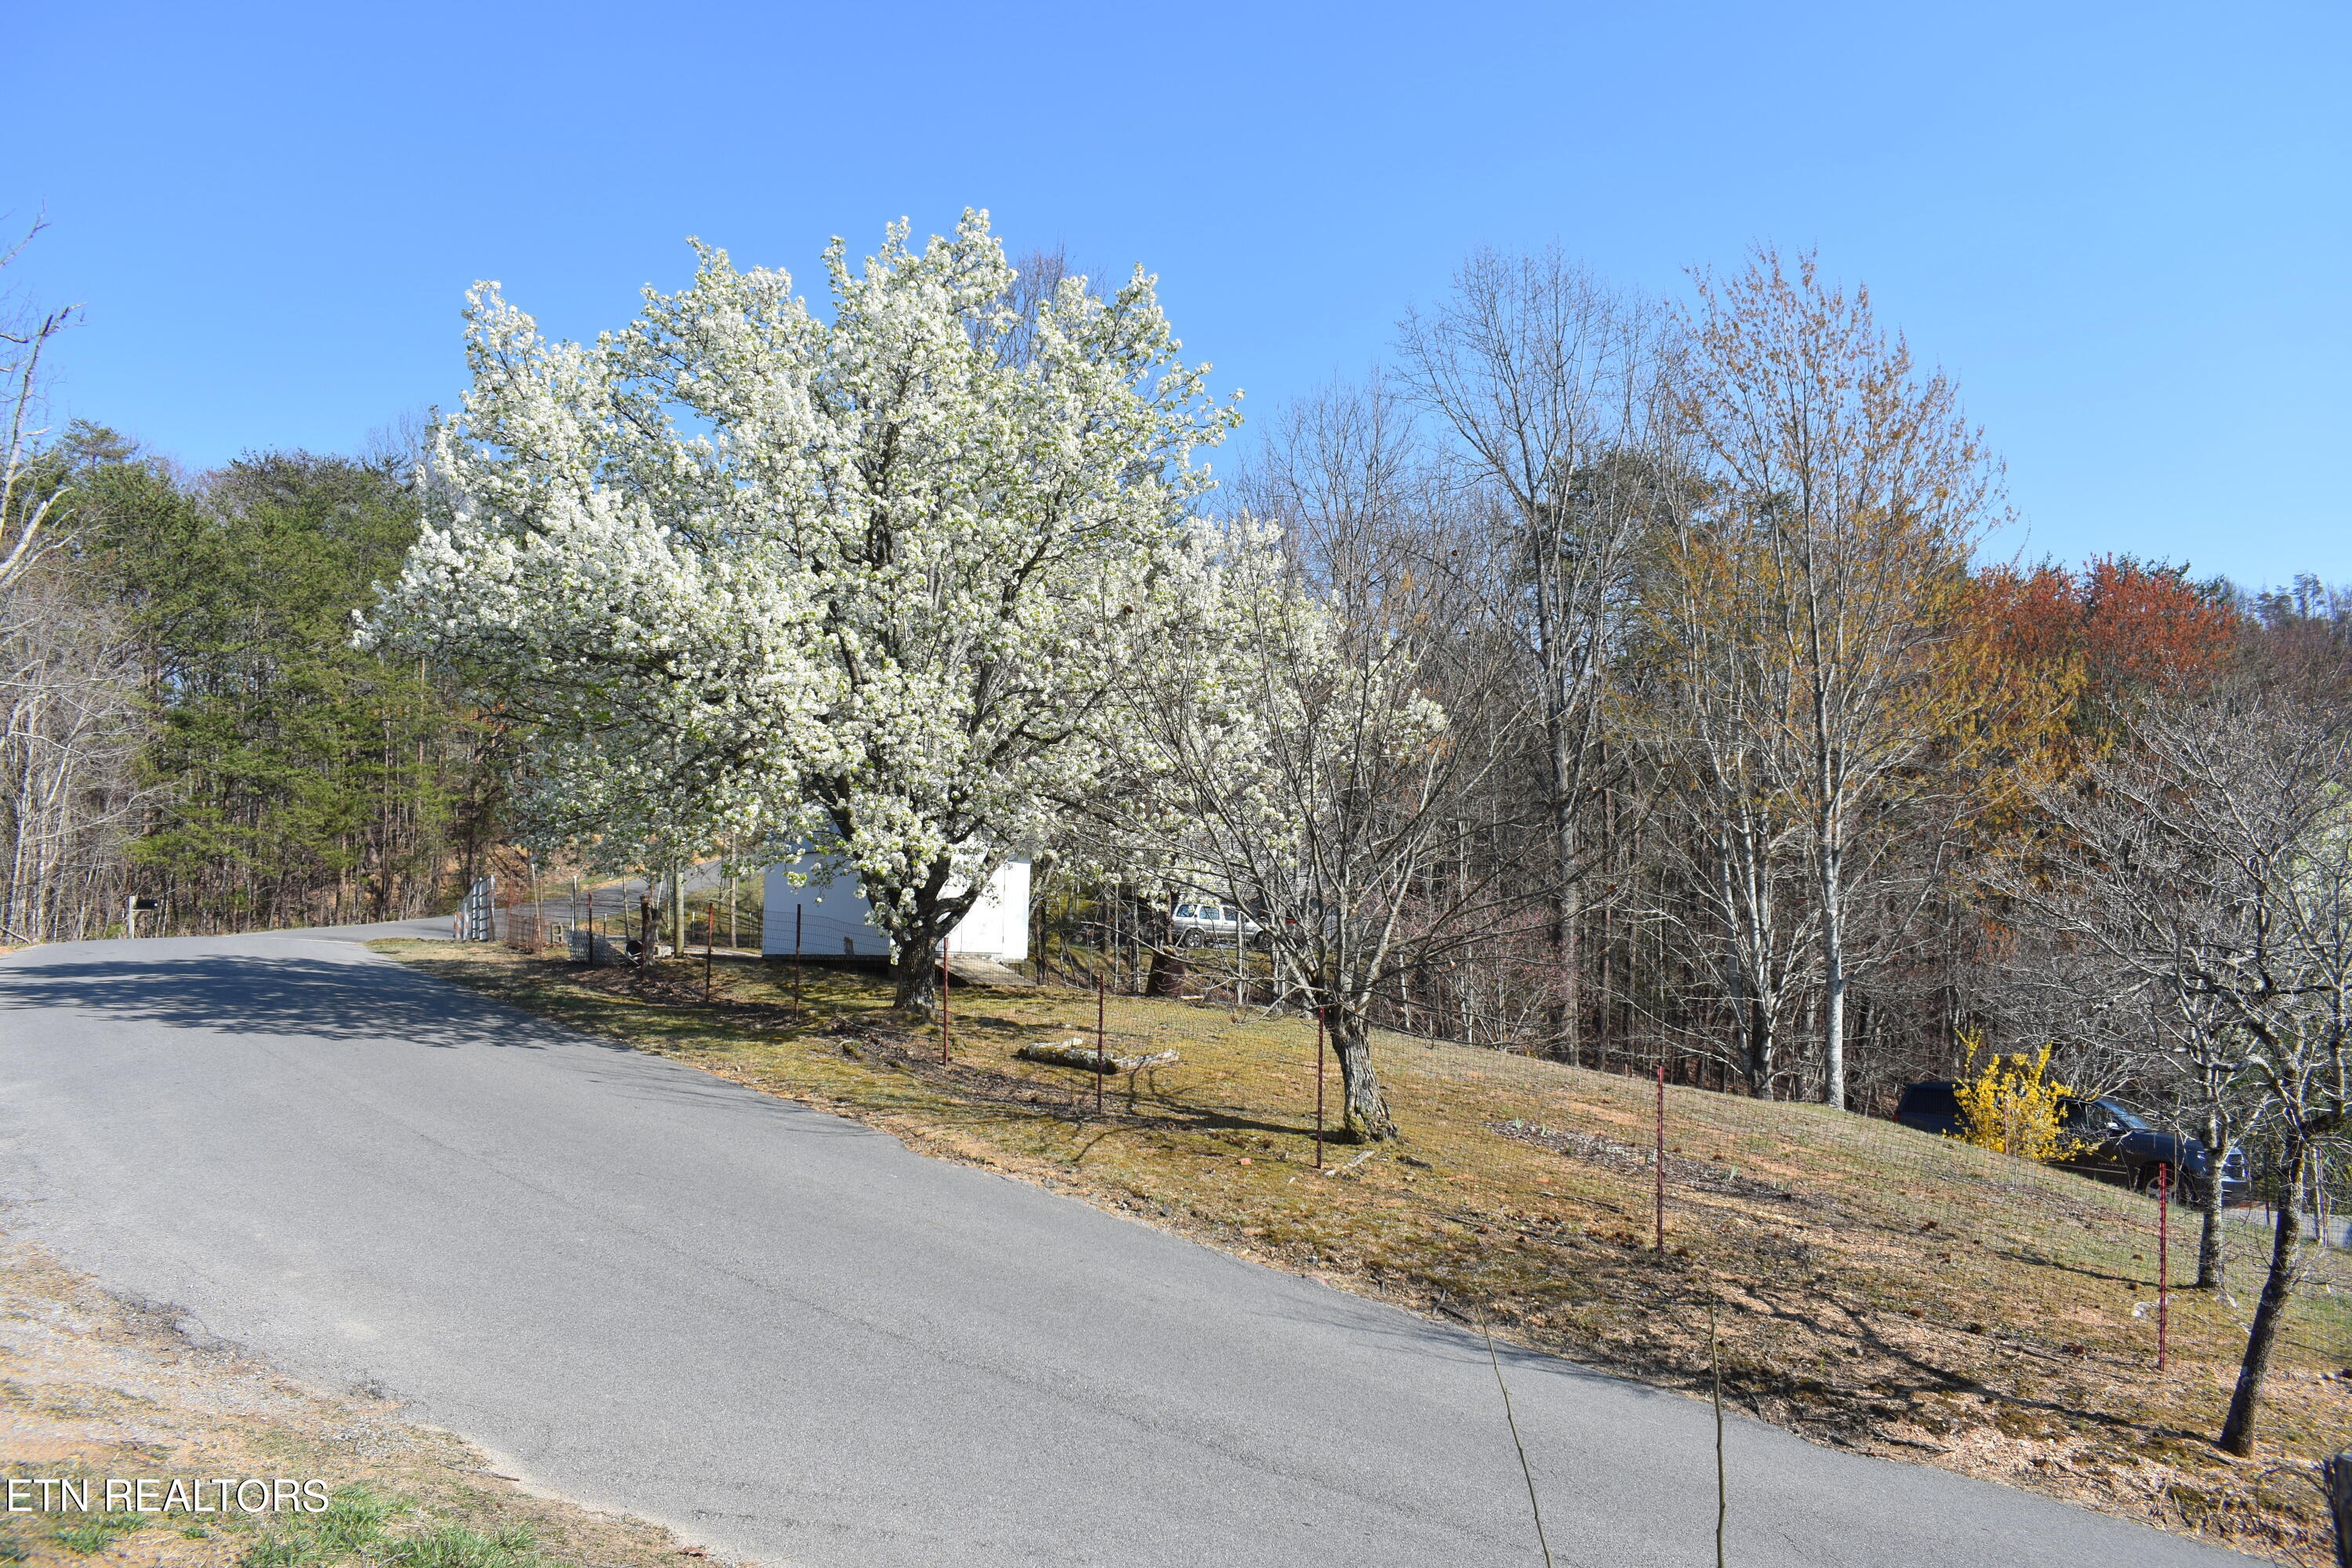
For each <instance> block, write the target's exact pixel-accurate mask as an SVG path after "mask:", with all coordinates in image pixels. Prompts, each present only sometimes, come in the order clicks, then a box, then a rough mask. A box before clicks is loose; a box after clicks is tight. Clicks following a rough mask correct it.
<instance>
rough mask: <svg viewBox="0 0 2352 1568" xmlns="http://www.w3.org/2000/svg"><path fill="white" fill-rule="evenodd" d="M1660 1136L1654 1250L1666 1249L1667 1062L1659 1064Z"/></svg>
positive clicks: (1657, 1155)
mask: <svg viewBox="0 0 2352 1568" xmlns="http://www.w3.org/2000/svg"><path fill="white" fill-rule="evenodd" d="M1657 1131H1658V1137H1657V1153H1656V1156H1655V1163H1656V1166H1657V1176H1658V1235H1657V1240H1656V1242H1655V1243H1654V1246H1653V1248H1652V1250H1654V1251H1657V1252H1664V1251H1665V1249H1666V1064H1665V1063H1664V1062H1660V1063H1659V1064H1658V1129H1657Z"/></svg>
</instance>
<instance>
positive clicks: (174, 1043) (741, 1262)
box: [0, 933, 2249, 1568]
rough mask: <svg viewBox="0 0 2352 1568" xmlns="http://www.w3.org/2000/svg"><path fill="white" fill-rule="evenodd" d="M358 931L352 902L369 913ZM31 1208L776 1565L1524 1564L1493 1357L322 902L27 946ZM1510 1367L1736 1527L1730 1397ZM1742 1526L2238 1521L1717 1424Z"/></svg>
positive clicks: (1562, 1431)
mask: <svg viewBox="0 0 2352 1568" xmlns="http://www.w3.org/2000/svg"><path fill="white" fill-rule="evenodd" d="M354 934H356V933H354ZM0 1040H5V1050H0V1197H4V1198H5V1199H7V1200H9V1202H10V1205H11V1206H10V1207H9V1210H8V1215H7V1224H8V1226H9V1227H10V1228H11V1229H12V1230H14V1231H16V1232H17V1233H19V1234H21V1235H24V1236H26V1237H29V1238H30V1239H34V1240H37V1241H39V1242H42V1243H43V1244H45V1245H47V1247H50V1248H51V1249H52V1250H54V1251H55V1252H57V1253H58V1254H59V1255H60V1256H61V1257H62V1258H65V1259H66V1260H67V1261H68V1262H69V1263H72V1264H74V1265H76V1266H78V1267H79V1268H83V1269H85V1270H87V1271H89V1272H90V1273H92V1274H94V1275H95V1276H97V1277H98V1278H99V1279H100V1280H101V1281H102V1282H103V1283H105V1284H106V1285H108V1286H109V1287H110V1288H112V1289H117V1290H121V1291H125V1292H129V1293H133V1294H136V1295H139V1296H142V1297H145V1298H148V1299H151V1300H156V1301H161V1302H169V1303H172V1304H173V1305H175V1306H176V1307H178V1308H179V1309H181V1310H183V1311H184V1313H185V1314H186V1315H187V1316H188V1317H190V1318H192V1319H194V1321H196V1322H197V1323H199V1324H201V1326H202V1327H203V1328H204V1329H205V1330H206V1331H210V1332H212V1333H214V1334H216V1335H219V1336H220V1337H222V1338H225V1339H227V1340H231V1341H235V1342H240V1343H243V1344H245V1345H247V1346H250V1347H252V1348H253V1349H254V1350H256V1351H257V1352H261V1353H263V1354H265V1355H267V1356H268V1357H270V1358H271V1359H273V1360H275V1361H276V1362H278V1363H279V1364H280V1365H282V1366H284V1367H286V1368H287V1369H289V1371H291V1372H293V1373H296V1374H298V1375H300V1376H303V1377H306V1378H308V1379H310V1380H311V1381H313V1382H317V1383H321V1384H329V1385H337V1386H352V1385H365V1386H368V1387H370V1388H373V1389H375V1390H377V1391H380V1392H383V1393H388V1394H392V1395H394V1396H395V1397H397V1398H399V1399H401V1400H404V1401H405V1402H406V1404H407V1405H408V1408H409V1411H410V1412H411V1414H413V1415H415V1416H416V1417H417V1418H419V1419H422V1420H425V1421H428V1422H431V1423H434V1424H436V1425H439V1426H447V1427H450V1428H453V1429H455V1430H457V1431H458V1432H461V1433H463V1434H465V1435H466V1436H469V1437H471V1438H473V1439H475V1440H476V1441H478V1442H479V1443H480V1444H482V1445H483V1446H484V1447H488V1449H490V1450H492V1451H493V1452H495V1453H497V1454H499V1455H500V1456H501V1457H502V1458H506V1459H508V1460H510V1461H511V1462H512V1463H514V1464H516V1465H519V1466H520V1467H521V1469H522V1472H523V1473H524V1474H525V1475H527V1476H528V1477H529V1478H530V1479H532V1480H534V1481H537V1482H539V1483H541V1484H543V1485H545V1486H548V1487H551V1488H553V1489H559V1490H561V1491H562V1492H565V1493H567V1494H569V1495H571V1496H572V1497H575V1498H579V1499H581V1500H583V1501H587V1502H589V1503H592V1504H594V1505H597V1506H601V1507H605V1508H610V1509H616V1510H627V1511H631V1512H635V1513H639V1514H643V1515H646V1516H648V1517H651V1518H654V1519H657V1520H660V1521H664V1522H667V1523H669V1524H671V1525H673V1526H674V1527H676V1528H677V1529H678V1530H680V1531H682V1532H684V1533H685V1534H687V1535H688V1537H689V1538H690V1539H695V1540H698V1541H701V1542H706V1543H708V1544H709V1545H711V1546H713V1547H715V1548H717V1549H719V1550H720V1551H722V1552H731V1553H740V1554H742V1555H747V1556H750V1557H753V1558H756V1559H759V1560H761V1561H762V1562H764V1563H771V1564H784V1563H809V1564H826V1565H833V1564H842V1565H852V1564H854V1565H856V1568H885V1565H898V1564H908V1565H913V1564H921V1565H923V1568H941V1565H956V1568H961V1565H965V1564H971V1565H983V1568H984V1565H993V1564H1014V1563H1020V1564H1032V1563H1039V1564H1113V1563H1115V1564H1120V1565H1122V1568H1136V1565H1150V1564H1168V1565H1171V1568H1174V1565H1183V1568H1194V1565H1214V1568H1223V1565H1227V1564H1235V1565H1238V1564H1258V1563H1265V1564H1281V1565H1283V1568H1319V1565H1323V1564H1329V1565H1332V1568H1339V1565H1346V1568H1366V1565H1370V1564H1396V1565H1398V1568H1451V1565H1456V1564H1460V1565H1471V1564H1478V1565H1484V1564H1490V1563H1496V1564H1505V1563H1514V1564H1536V1563H1540V1561H1541V1559H1540V1557H1539V1555H1538V1552H1537V1550H1536V1546H1535V1542H1534V1538H1533V1534H1532V1531H1530V1529H1529V1527H1528V1499H1527V1492H1526V1488H1525V1486H1524V1484H1523V1482H1522V1481H1521V1479H1520V1475H1519V1470H1518V1466H1517V1460H1516V1458H1514V1455H1513V1452H1512V1447H1511V1439H1510V1435H1509V1433H1508V1431H1507V1429H1506V1427H1505V1426H1504V1423H1503V1418H1502V1410H1501V1406H1500V1404H1499V1401H1498V1399H1497V1396H1496V1384H1495V1376H1494V1373H1493V1372H1492V1371H1491V1370H1490V1369H1489V1367H1488V1364H1487V1361H1486V1352H1485V1350H1484V1349H1483V1347H1482V1346H1481V1345H1480V1344H1479V1343H1478V1342H1476V1341H1475V1339H1473V1338H1468V1337H1465V1336H1464V1335H1461V1334H1457V1333H1453V1332H1449V1331H1446V1330H1444V1329H1443V1328H1439V1327H1433V1326H1432V1325H1431V1324H1429V1323H1426V1322H1423V1321H1420V1320H1419V1319H1416V1318H1414V1317H1412V1316H1410V1315H1408V1314H1406V1313H1403V1312H1399V1311H1394V1310H1390V1309H1387V1308H1384V1307H1381V1306H1377V1305H1374V1304H1371V1303H1369V1302H1366V1301H1362V1300H1358V1299H1356V1298H1354V1297H1351V1296H1348V1295H1346V1294H1343V1293H1341V1292H1339V1291H1336V1290H1331V1289H1325V1288H1323V1287H1321V1286H1318V1285H1315V1284H1312V1283H1310V1282H1307V1281H1306V1280H1302V1279H1296V1278H1293V1277H1291V1276H1289V1275H1286V1274H1282V1273H1278V1272H1276V1271H1274V1270H1271V1269H1267V1268H1258V1267H1256V1266H1254V1265H1251V1264H1248V1263H1244V1262H1240V1261H1237V1260H1235V1259H1234V1258H1228V1257H1225V1256H1224V1255H1223V1254H1220V1253H1217V1252H1214V1251H1212V1250H1210V1249H1208V1248H1206V1247H1197V1246H1194V1245H1192V1244H1191V1243H1189V1242H1185V1241H1182V1240H1179V1239H1177V1238H1175V1237H1170V1236H1167V1235H1165V1234H1163V1233H1161V1232H1160V1231H1157V1230H1153V1229H1151V1228H1150V1227H1148V1226H1142V1225H1139V1224H1134V1223H1130V1222H1129V1221H1126V1220H1123V1219H1119V1218H1116V1217H1114V1216H1112V1215H1108V1214H1104V1213H1101V1212H1098V1211H1097V1210H1095V1209H1093V1208H1090V1207H1088V1206H1087V1205H1083V1204H1080V1203H1077V1202H1076V1201H1074V1200H1071V1199H1067V1198H1064V1197H1059V1196H1056V1195H1055V1194H1049V1193H1045V1192H1042V1191H1040V1190H1038V1189H1036V1188H1034V1187H1031V1186H1028V1185H1025V1184H1022V1183H1019V1182H1015V1181H1012V1180H1008V1179H1005V1178H1002V1177H998V1176H993V1175H990V1174H987V1173H982V1172H979V1171H975V1170H971V1169H968V1168H966V1167H963V1166H960V1165H954V1164H949V1163H942V1162H939V1161H934V1160H927V1159H924V1158H921V1157H919V1156H918V1155H915V1154H913V1153H910V1152H908V1151H907V1150H906V1149H905V1148H904V1147H902V1146H901V1145H900V1144H898V1142H895V1141H893V1140H892V1139H890V1138H888V1137H887V1136H885V1135H883V1134H881V1133H878V1132H875V1131H870V1130H868V1129H866V1128H864V1127H861V1126H859V1125H857V1124H856V1123H854V1122H850V1121H842V1120H840V1119H838V1118H835V1117H833V1116H829V1115H825V1114H823V1113H821V1112H817V1111H813V1110H806V1109H803V1108H801V1107H798V1106H794V1105H791V1104H788V1103H785V1102H782V1101H779V1100H772V1099H768V1098H765V1097H762V1096H760V1095H757V1094H754V1093H751V1092H750V1091H749V1090H746V1089H740V1088H738V1087H736V1086H734V1085H731V1084H728V1083H724V1082H721V1081H719V1080H718V1079H712V1078H709V1077H708V1076H705V1075H703V1074H700V1073H697V1072H695V1071H693V1070H691V1069H690V1068H683V1067H680V1066H678V1065H677V1064H675V1063H672V1062H667V1061H664V1060H661V1059H659V1058H654V1057H649V1056H643V1055H638V1054H636V1053H634V1052H631V1051H628V1050H625V1049H622V1048H618V1047H614V1046H612V1045H609V1044H605V1043H603V1042H598V1041H594V1040H591V1039H587V1038H584V1037H580V1036H577V1035H573V1034H569V1033H567V1032H565V1031H562V1030H561V1029H557V1028H555V1027H552V1026H549V1025H547V1024H544V1023H541V1022H539V1021H537V1020H534V1019H531V1018H529V1017H527V1016H523V1015H520V1014H518V1013H516V1012H513V1011H511V1010H509V1009H507V1008H503V1007H500V1006H498V1005H493V1004H490V1003H488V1002H486V1001H484V1000H482V999H480V998H478V997H476V996H474V995H471V994H467V993H466V992H463V991H460V990H458V989H457V988H455V987H452V986H448V985H446V984H441V983H438V982H436V981H433V980H430V979H428V978H425V977H424V976H422V975H419V974H416V973H412V972H409V971H406V970H404V969H402V968H401V967H400V966H398V965H397V964H394V963H390V962H388V961H386V960H383V959H381V958H379V957H377V956H376V955H374V954H373V953H371V952H367V951H366V950H365V949H364V948H362V947H358V946H356V945H353V943H352V942H351V941H348V940H344V941H338V940H330V939H327V938H323V937H321V936H316V935H300V934H296V935H286V936H246V937H220V938H204V939H155V940H148V941H142V942H85V943H79V944H69V945H59V946H55V947H45V948H37V949H32V950H28V951H26V952H19V953H16V954H15V955H14V956H12V957H10V958H8V959H6V960H5V961H0ZM1504 1369H1505V1372H1506V1373H1507V1376H1508V1378H1509V1381H1510V1385H1511V1394H1512V1397H1513V1400H1514V1403H1515V1405H1516V1408H1517V1413H1518V1420H1519V1426H1520V1430H1521V1433H1522V1435H1523V1436H1524V1437H1525V1438H1526V1442H1527V1448H1528V1457H1529V1458H1530V1460H1531V1461H1532V1462H1533V1465H1534V1467H1535V1470H1536V1479H1537V1486H1538V1491H1539V1493H1540V1495H1541V1498H1542V1501H1543V1507H1544V1517H1545V1521H1546V1523H1547V1524H1548V1525H1549V1529H1550V1532H1551V1542H1552V1549H1553V1552H1554V1555H1555V1557H1556V1558H1557V1560H1558V1561H1559V1563H1562V1564H1568V1563H1579V1564H1595V1565H1597V1564H1650V1563H1656V1564H1668V1563H1671V1564H1675V1565H1677V1568H1685V1565H1688V1564H1694V1563H1701V1562H1706V1561H1711V1554H1712V1550H1713V1530H1714V1516H1715V1510H1714V1458H1713V1451H1712V1430H1711V1426H1710V1422H1709V1418H1708V1413H1707V1410H1706V1406H1705V1405H1700V1404H1698V1403H1696V1402H1694V1401H1691V1400H1688V1399H1685V1398H1683V1397H1680V1396H1678V1395H1675V1394H1667V1393H1662V1392H1659V1391H1656V1390H1653V1389H1648V1388H1644V1387H1643V1386H1641V1385H1639V1384H1630V1383H1625V1382H1622V1381H1619V1380H1617V1379H1613V1378H1610V1377H1606V1376H1602V1375H1600V1374H1597V1373H1590V1372H1586V1371H1583V1370H1581V1369H1580V1368H1578V1367H1576V1366H1573V1365H1570V1364H1569V1363H1564V1362H1560V1361H1557V1360H1554V1359H1551V1358H1549V1357H1544V1356H1538V1355H1531V1354H1520V1353H1507V1354H1506V1356H1505V1358H1504ZM1728 1461H1729V1473H1730V1478H1731V1480H1730V1490H1731V1523H1730V1560H1731V1561H1732V1562H1734V1563H1738V1564H1739V1565H1740V1568H1779V1565H1781V1564H1790V1565H1794V1564H1822V1563H1831V1564H1839V1565H1842V1568H1843V1565H1847V1564H1853V1565H1863V1564H1886V1565H1889V1568H1894V1565H1898V1564H1899V1565H1902V1568H1924V1565H1928V1564H1982V1565H1985V1568H2022V1565H2026V1564H2042V1563H2047V1564H2052V1565H2053V1568H2054V1565H2058V1564H2064V1565H2066V1568H2079V1565H2080V1564H2083V1563H2097V1562H2113V1561H2129V1562H2132V1563H2136V1564H2139V1565H2141V1568H2164V1565H2169V1564H2200V1563H2201V1564H2221V1563H2242V1562H2246V1561H2249V1560H2248V1559H2244V1558H2240V1557H2236V1556H2233V1555H2231V1554H2229V1553H2226V1552H2220V1551H2217V1550H2214V1549H2212V1548H2210V1547H2206V1546H2201V1545H2199V1544H2196V1543H2193V1542H2188V1541H2184V1540H2180V1539H2178V1538H2174V1537H2170V1536H2167V1535H2164V1534H2162V1533H2159V1532H2158V1531H2153V1530H2148V1529H2145V1528H2141V1527H2138V1526H2135V1525H2130V1524H2126V1523H2123V1522H2120V1521H2115V1520H2110V1519H2105V1518H2102V1517H2099V1516H2097V1515H2094V1514H2091V1513H2088V1512H2084V1511H2083V1510H2077V1509H2074V1508H2069V1507H2067V1506H2065V1505H2063V1504H2061V1503H2056V1502H2053V1501H2049V1500H2044V1499H2042V1498H2037V1497H2033V1496H2030V1495H2027V1494H2024V1493H2021V1492H2016V1491H2011V1490H2009V1489H2004V1488H2000V1487H1996V1486H1991V1485H1989V1484H1985V1483H1981V1482H1977V1481H1970V1480H1967V1479H1961V1478H1958V1477H1956V1476H1952V1475H1948V1474H1946V1473H1944V1472H1942V1471H1938V1470H1934V1469H1930V1468H1924V1467H1916V1466H1907V1465H1895V1464H1888V1463H1885V1462H1881V1461H1877V1460H1873V1459H1867V1458H1859V1457H1856V1456H1853V1455H1850V1454H1843V1453H1838V1452H1834V1451H1832V1450H1829V1449H1824V1448H1819V1447H1812V1446H1811V1445H1809V1444H1806V1443H1804V1442H1801V1441H1800V1440H1798V1439H1797V1438H1795V1437H1792V1436H1788V1435H1787V1434H1785V1433H1782V1432H1780V1431H1777V1430H1774V1429H1772V1428H1770V1427H1767V1426H1761V1425H1759V1424H1757V1423H1755V1422H1752V1421H1748V1420H1745V1419H1738V1418H1735V1419H1733V1420H1732V1422H1731V1423H1730V1430H1729V1436H1728Z"/></svg>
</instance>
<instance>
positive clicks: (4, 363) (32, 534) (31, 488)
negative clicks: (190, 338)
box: [0, 220, 81, 588]
mask: <svg viewBox="0 0 2352 1568" xmlns="http://www.w3.org/2000/svg"><path fill="white" fill-rule="evenodd" d="M45 227H47V225H46V224H43V223H41V222H39V221H37V220H36V221H35V222H34V224H33V225H32V226H31V227H30V228H28V229H27V230H26V233H25V237H23V238H22V239H19V240H17V241H16V243H15V244H14V245H11V246H9V247H8V248H7V249H6V250H5V251H0V272H5V269H6V268H7V267H8V266H9V264H10V263H12V262H14V261H15V260H16V258H17V257H19V256H21V255H23V254H24V251H25V247H26V246H27V245H30V244H31V243H32V242H33V239H34V237H36V236H37V235H38V234H39V233H40V232H41V230H42V229H43V228H45ZM80 313H81V307H80V306H79V305H65V306H60V307H58V309H55V310H46V311H43V310H16V311H14V312H12V313H11V314H10V316H9V317H8V318H7V319H5V321H0V404H5V417H6V419H7V426H8V429H7V437H6V446H5V449H0V588H5V587H6V586H7V585H8V584H9V583H10V582H11V581H12V580H14V579H15V578H16V577H17V576H18V575H19V574H22V573H24V572H26V571H28V570H29V569H30V568H31V567H32V565H33V563H35V562H36V561H37V560H38V559H39V558H40V556H41V554H42V553H43V552H45V551H46V550H47V548H48V546H49V543H50V542H51V541H52V539H53V537H54V535H53V533H52V531H51V530H50V529H49V526H48V525H49V521H50V519H51V515H52V513H53V511H54V510H55V508H56V505H57V500H58V488H57V486H56V484H55V483H54V482H53V481H52V482H45V480H44V477H43V469H44V468H45V465H44V464H43V463H42V462H41V460H40V459H41V456H42V446H41V437H42V436H43V435H44V434H45V432H44V431H43V430H42V428H41V427H40V426H39V424H38V423H37V421H38V419H39V416H40V408H41V389H42V379H41V374H42V373H41V359H42V356H43V355H44V354H46V353H47V352H48V348H49V344H50V343H51V342H53V341H54V340H55V339H56V338H57V336H58V333H60V332H62V331H65V330H66V329H67V328H68V327H70V326H72V325H73V324H74V322H75V321H76V320H77V319H78V318H79V315H80Z"/></svg>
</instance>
